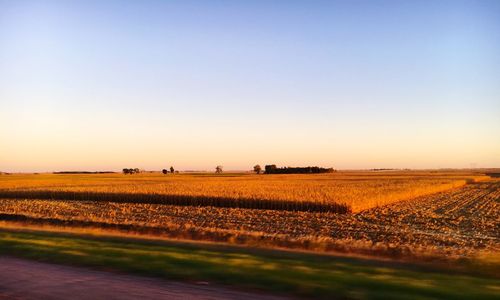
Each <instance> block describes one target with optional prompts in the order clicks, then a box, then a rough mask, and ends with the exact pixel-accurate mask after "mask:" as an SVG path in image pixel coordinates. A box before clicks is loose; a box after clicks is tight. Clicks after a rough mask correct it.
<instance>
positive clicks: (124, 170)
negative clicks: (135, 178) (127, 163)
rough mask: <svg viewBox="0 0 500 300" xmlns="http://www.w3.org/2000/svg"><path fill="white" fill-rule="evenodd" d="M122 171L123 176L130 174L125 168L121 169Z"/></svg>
mask: <svg viewBox="0 0 500 300" xmlns="http://www.w3.org/2000/svg"><path fill="white" fill-rule="evenodd" d="M122 171H123V174H125V175H126V174H129V173H130V172H129V170H128V169H127V168H125V169H123V170H122Z"/></svg>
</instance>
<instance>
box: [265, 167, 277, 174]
mask: <svg viewBox="0 0 500 300" xmlns="http://www.w3.org/2000/svg"><path fill="white" fill-rule="evenodd" d="M264 169H265V170H266V174H273V173H274V171H275V170H276V165H266V166H265V167H264Z"/></svg>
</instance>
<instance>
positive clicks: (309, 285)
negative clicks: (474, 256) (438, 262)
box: [0, 229, 500, 299]
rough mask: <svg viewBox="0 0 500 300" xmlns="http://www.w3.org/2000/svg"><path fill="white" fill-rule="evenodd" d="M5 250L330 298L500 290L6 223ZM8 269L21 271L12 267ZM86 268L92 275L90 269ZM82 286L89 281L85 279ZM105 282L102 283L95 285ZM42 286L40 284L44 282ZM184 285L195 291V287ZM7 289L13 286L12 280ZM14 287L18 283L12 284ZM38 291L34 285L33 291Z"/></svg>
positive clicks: (494, 293) (431, 270)
mask: <svg viewBox="0 0 500 300" xmlns="http://www.w3.org/2000/svg"><path fill="white" fill-rule="evenodd" d="M0 255H9V256H18V257H21V258H29V259H31V260H39V261H45V262H53V263H59V264H63V265H74V266H85V267H92V268H97V269H101V270H103V269H104V270H108V271H114V272H126V273H129V274H132V273H134V274H137V275H147V276H151V277H158V278H164V279H170V280H179V281H185V282H186V281H187V282H199V281H205V282H207V283H208V286H209V287H211V286H215V287H217V286H219V285H221V284H222V285H226V286H236V287H239V288H242V289H245V290H253V291H261V292H267V293H271V294H276V295H295V296H303V297H315V298H327V299H336V298H343V299H346V298H347V299H464V298H467V299H495V298H498V297H499V296H500V281H499V280H498V277H492V274H487V273H482V272H481V270H478V269H476V270H469V271H467V270H455V269H453V268H452V269H448V268H444V269H440V268H437V267H435V266H433V267H430V266H427V267H426V266H419V265H414V264H403V263H397V262H390V261H379V260H373V259H365V258H348V257H336V256H331V255H317V254H307V253H294V252H285V251H276V250H256V249H246V248H243V247H228V246H222V245H215V244H212V245H209V244H195V243H178V242H166V241H165V242H159V241H156V242H155V241H147V240H141V239H125V238H112V237H104V236H103V237H92V236H88V235H76V234H61V233H54V232H40V231H36V232H35V231H31V232H30V231H24V230H5V229H3V230H0ZM0 265H1V260H0ZM11 266H12V265H11ZM28 268H30V267H28ZM0 269H1V267H0ZM8 270H11V271H14V269H7V270H6V271H8ZM44 270H46V267H42V269H41V270H39V271H37V272H42V273H43V272H45V271H44ZM51 270H53V269H51ZM16 272H17V271H16ZM37 272H35V273H34V274H33V275H29V276H34V277H35V278H36V276H39V274H40V273H37ZM49 272H50V271H49ZM76 272H77V274H75V276H76V277H75V279H74V280H75V281H77V280H78V278H81V276H82V273H80V272H79V271H76ZM82 272H83V273H84V274H85V273H86V272H87V271H82ZM0 273H2V274H3V275H0V276H7V278H6V277H3V278H4V279H5V281H6V282H12V281H9V280H10V279H9V278H12V280H13V281H15V279H16V278H19V277H16V276H21V279H22V277H23V276H22V273H21V274H20V275H15V272H13V274H12V277H11V276H10V275H5V274H6V272H0ZM24 274H26V273H24ZM37 274H38V275H37ZM57 274H59V275H61V273H55V275H57ZM59 275H57V276H59ZM67 275H68V276H73V275H71V274H67ZM87 275H88V276H90V278H88V277H87V278H88V280H89V282H88V284H97V283H96V280H95V279H93V277H94V276H101V275H97V274H95V273H87V274H86V275H85V276H87ZM497 275H498V274H497ZM62 276H63V277H64V276H65V275H62ZM102 276H104V280H105V282H109V283H110V284H118V287H121V286H122V284H121V283H118V282H121V281H122V280H121V278H123V277H120V276H117V277H116V279H115V277H114V276H111V275H109V276H110V277H112V278H110V277H108V275H102ZM0 278H1V277H0ZM49 280H50V281H52V288H53V287H54V286H55V287H61V281H62V282H65V281H66V282H69V283H70V287H71V282H72V280H71V279H70V278H66V279H63V278H61V277H50V279H49ZM77 282H78V281H77ZM92 282H94V283H92ZM19 283H20V284H21V282H19ZM143 283H144V281H143V280H139V282H138V283H137V285H132V286H131V287H130V288H131V289H135V288H138V289H139V291H137V292H138V293H143V292H144V293H146V292H149V291H151V290H152V289H153V291H155V292H158V290H157V288H158V285H157V284H155V286H156V288H152V287H151V285H149V284H145V285H143ZM45 284H47V285H48V283H47V280H44V281H42V282H41V285H42V286H41V288H42V291H43V287H44V285H45ZM83 284H84V285H85V281H84V282H83ZM99 285H100V284H97V285H96V288H98V286H99ZM0 286H1V284H0ZM36 286H37V289H38V287H40V285H36ZM166 286H169V285H168V284H167V285H166ZM32 287H33V286H32ZM185 287H186V288H188V289H190V286H189V285H187V286H185ZM5 288H7V289H8V285H7V286H6V287H5ZM5 288H4V289H5ZM142 288H144V289H145V290H142ZM12 289H16V288H15V287H11V290H12ZM34 289H35V288H34V287H33V288H32V290H34ZM61 289H63V288H61ZM181 289H183V288H182V286H181ZM17 290H19V289H17ZM63 290H64V289H63ZM199 290H200V289H199V288H196V287H193V290H191V291H187V290H186V292H187V293H188V294H196V293H197V292H198V291H199ZM208 290H211V291H207V293H212V292H214V293H218V292H221V295H222V296H224V295H229V296H230V295H231V293H232V292H229V291H227V290H224V291H219V290H218V289H216V290H215V291H214V290H212V289H208ZM33 292H35V291H30V290H28V291H26V292H25V293H26V294H28V295H30V293H33ZM60 293H63V294H64V293H65V292H60ZM56 295H57V294H56ZM232 295H235V294H232ZM236 295H238V294H236ZM242 295H243V296H244V295H245V294H242ZM247 295H248V294H247ZM259 297H260V296H259ZM259 297H257V298H259ZM236 299H238V297H236Z"/></svg>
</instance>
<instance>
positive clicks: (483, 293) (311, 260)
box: [0, 172, 500, 299]
mask: <svg viewBox="0 0 500 300" xmlns="http://www.w3.org/2000/svg"><path fill="white" fill-rule="evenodd" d="M301 187H302V189H303V190H300V188H301ZM190 189H193V192H190ZM254 189H255V190H254ZM171 190H172V191H174V192H172V193H171V192H170V191H171ZM256 191H257V192H256ZM265 191H273V192H272V193H271V194H270V196H269V197H268V198H262V199H261V198H260V197H262V196H263V195H265ZM226 192H227V193H226ZM175 193H179V194H175ZM182 193H184V194H186V195H184V194H182ZM197 193H202V194H203V193H205V194H203V195H201V194H197ZM211 193H213V194H211ZM370 193H372V194H370ZM193 195H194V196H193ZM211 195H214V196H211ZM217 195H218V196H217ZM249 195H253V196H249ZM315 195H317V197H318V199H321V200H320V201H318V202H314V201H312V200H311V199H314V197H315ZM335 195H340V196H339V197H344V198H336V196H335ZM0 196H1V197H0V255H7V256H9V257H11V256H17V257H21V258H26V259H31V260H37V261H44V262H51V263H58V264H63V265H75V266H84V267H90V268H94V269H100V270H105V271H112V272H119V273H120V272H121V273H128V274H130V273H133V274H136V275H146V276H149V277H160V278H162V280H164V279H168V280H179V281H183V282H185V283H186V282H187V285H185V287H186V288H188V289H190V287H191V286H192V285H191V284H192V283H193V282H199V281H202V282H208V283H209V288H208V289H207V291H208V290H210V291H209V292H207V293H209V294H210V293H212V292H213V293H221V294H220V297H225V296H227V295H229V294H227V293H232V291H229V290H227V289H226V288H220V286H236V287H238V288H241V289H243V290H245V291H251V292H252V293H253V292H255V291H257V292H265V293H271V294H273V295H285V296H305V297H320V298H329V299H331V298H348V299H350V298H353V299H358V298H359V299H363V298H369V299H392V298H395V299H401V298H405V297H406V298H409V299H419V298H422V299H434V298H436V299H443V298H446V299H462V298H471V299H472V298H473V299H483V298H484V299H488V298H498V297H499V293H500V286H499V277H498V269H500V180H499V179H492V178H486V177H485V176H482V175H480V174H463V173H458V172H451V173H446V174H445V173H430V172H426V173H418V172H416V173H415V172H399V173H398V172H396V173H390V174H385V173H349V174H327V175H298V176H291V175H284V176H281V175H276V176H274V175H270V176H265V175H261V176H258V175H248V174H247V175H241V174H229V175H224V176H213V175H196V176H195V175H179V176H177V175H172V176H171V177H167V176H164V177H162V176H160V175H157V174H146V175H140V176H135V177H134V176H125V175H121V174H112V175H107V174H106V175H8V176H7V175H5V176H0ZM38 197H40V198H38ZM122 197H123V198H122ZM252 197H253V198H252ZM273 197H274V198H273ZM280 197H281V198H280ZM295 197H296V198H295ZM308 197H309V198H308ZM321 197H323V198H321ZM384 197H387V199H386V200H384V199H385V198H384ZM350 198H352V199H353V200H352V201H351V202H349V203H350V204H347V202H345V203H343V202H339V200H338V199H350ZM342 201H343V200H342ZM346 201H347V200H346ZM363 201H366V202H363ZM228 203H231V205H228ZM261 203H266V204H264V205H262V204H261ZM332 203H333V204H332ZM342 203H343V204H342ZM356 203H357V204H356ZM344 204H345V205H346V206H345V207H349V209H348V210H345V211H340V210H338V207H339V206H338V205H344ZM315 205H316V206H315ZM332 205H333V206H332ZM361 207H364V208H363V209H361ZM175 239H177V241H174V240H175ZM186 240H190V242H186ZM213 242H217V243H213ZM219 242H222V243H219ZM284 249H286V251H284ZM297 250H299V251H297ZM303 250H307V251H308V252H307V253H304V251H303ZM292 251H295V252H292ZM334 255H336V256H334ZM339 255H343V257H340V256H339ZM368 257H369V258H368ZM27 264H28V265H29V263H27ZM27 268H28V269H29V267H27ZM44 268H45V267H43V268H42V269H44ZM9 270H10V269H9ZM6 272H8V270H6ZM42 272H43V271H42ZM75 272H77V274H74V276H75V277H76V278H79V276H84V277H85V276H86V275H81V274H80V273H78V272H79V271H76V270H75ZM82 272H84V273H85V272H90V271H88V270H86V271H82ZM92 272H93V271H92ZM0 273H1V272H0ZM21 274H22V273H21ZM96 274H97V273H96ZM99 274H101V273H99ZM104 274H107V275H104ZM113 274H114V273H113ZM54 276H55V275H54ZM61 276H62V277H64V276H65V275H61ZM96 276H97V275H96ZM98 276H101V275H98ZM102 276H104V277H106V278H107V276H109V277H110V278H109V283H110V285H113V284H116V285H117V287H118V288H119V289H120V286H122V285H127V284H124V283H123V282H122V277H120V276H121V275H120V276H118V275H117V276H118V277H117V278H118V279H117V280H118V281H116V282H115V281H113V280H114V276H112V275H109V273H102ZM91 277H92V276H91ZM85 278H89V277H85ZM27 280H28V279H27ZM104 280H105V281H106V280H108V279H104ZM0 281H1V280H0ZM146 281H147V280H146ZM14 282H15V281H14ZM96 282H97V281H96V280H93V279H90V280H89V281H88V284H90V285H94V284H95V283H96ZM124 282H127V281H126V280H124ZM144 282H145V281H144ZM148 282H149V281H148ZM142 283H143V281H142V280H139V281H138V283H137V284H138V285H139V286H141V284H142ZM47 284H48V283H47ZM69 284H70V285H71V283H69ZM167 285H168V284H167ZM174 285H175V284H174ZM55 286H60V285H58V284H55ZM181 286H184V285H181ZM131 287H134V285H132V286H131ZM177 287H179V286H177ZM96 288H97V289H99V287H98V286H96ZM143 288H144V291H143V292H146V291H149V289H152V290H150V292H147V293H152V294H154V295H156V294H155V293H157V292H158V293H162V292H161V288H160V290H156V288H158V286H155V287H151V286H150V285H149V283H147V284H146V285H145V286H144V287H138V290H139V291H141V290H142V289H143ZM172 288H173V289H174V290H175V287H172ZM204 288H205V287H203V289H204ZM212 288H215V290H212ZM181 289H182V288H181ZM7 291H10V292H12V293H13V294H11V295H17V294H15V293H16V284H14V285H13V286H10V288H9V286H6V287H4V293H7ZM198 291H199V289H198V287H197V286H194V287H193V290H192V291H186V293H191V294H190V295H194V294H193V293H195V294H196V293H198ZM1 292H2V290H1V289H0V293H1ZM129 292H130V293H133V292H132V291H129ZM140 293H142V292H140ZM181 293H184V292H183V291H181ZM244 294H245V295H247V294H246V293H244ZM1 295H2V294H0V296H1ZM30 295H31V294H25V296H30ZM210 295H212V294H210ZM238 295H239V294H238ZM241 295H242V296H241V297H244V296H243V294H241ZM248 295H251V293H250V294H248ZM201 296H202V297H205V296H206V295H205V294H203V295H201ZM34 297H37V295H35V296H34ZM209 297H211V296H209ZM214 297H216V298H219V297H218V296H214ZM228 297H232V296H228ZM241 297H239V296H236V298H241ZM250 297H251V296H250Z"/></svg>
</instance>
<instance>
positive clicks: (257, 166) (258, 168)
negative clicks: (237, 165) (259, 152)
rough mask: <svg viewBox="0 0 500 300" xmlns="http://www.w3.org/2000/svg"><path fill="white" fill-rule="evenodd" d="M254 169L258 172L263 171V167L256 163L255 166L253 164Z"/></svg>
mask: <svg viewBox="0 0 500 300" xmlns="http://www.w3.org/2000/svg"><path fill="white" fill-rule="evenodd" d="M253 171H254V172H255V173H257V174H260V172H261V171H262V168H261V167H260V165H255V166H253Z"/></svg>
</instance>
